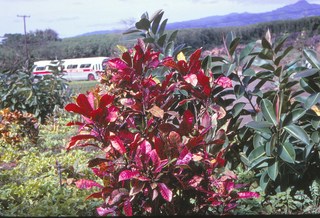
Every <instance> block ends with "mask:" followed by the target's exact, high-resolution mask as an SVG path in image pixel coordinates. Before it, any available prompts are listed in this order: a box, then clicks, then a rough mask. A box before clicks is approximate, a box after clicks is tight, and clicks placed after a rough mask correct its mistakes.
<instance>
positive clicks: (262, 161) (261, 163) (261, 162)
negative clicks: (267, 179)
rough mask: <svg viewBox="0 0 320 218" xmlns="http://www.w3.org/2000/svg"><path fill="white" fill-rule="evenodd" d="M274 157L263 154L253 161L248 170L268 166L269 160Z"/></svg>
mask: <svg viewBox="0 0 320 218" xmlns="http://www.w3.org/2000/svg"><path fill="white" fill-rule="evenodd" d="M272 158H273V157H267V156H261V157H259V158H257V159H256V160H254V161H253V162H251V164H250V167H249V168H248V170H253V169H256V168H264V167H267V166H268V163H267V161H268V160H270V159H272Z"/></svg>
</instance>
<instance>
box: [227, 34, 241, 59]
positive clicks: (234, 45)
mask: <svg viewBox="0 0 320 218" xmlns="http://www.w3.org/2000/svg"><path fill="white" fill-rule="evenodd" d="M239 42H240V38H239V37H237V38H235V39H233V40H232V42H231V44H230V47H229V54H230V55H231V56H232V55H233V54H234V51H235V50H236V48H237V46H238V45H239Z"/></svg>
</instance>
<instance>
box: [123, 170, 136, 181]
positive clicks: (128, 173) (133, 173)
mask: <svg viewBox="0 0 320 218" xmlns="http://www.w3.org/2000/svg"><path fill="white" fill-rule="evenodd" d="M137 175H139V171H131V170H124V171H122V172H121V173H120V174H119V180H118V181H119V182H120V181H124V180H128V179H132V178H134V177H136V176H137Z"/></svg>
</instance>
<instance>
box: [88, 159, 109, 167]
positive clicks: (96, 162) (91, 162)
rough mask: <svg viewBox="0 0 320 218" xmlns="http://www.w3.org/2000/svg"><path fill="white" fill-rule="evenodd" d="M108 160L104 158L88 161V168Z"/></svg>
mask: <svg viewBox="0 0 320 218" xmlns="http://www.w3.org/2000/svg"><path fill="white" fill-rule="evenodd" d="M107 161H108V160H107V159H105V158H94V159H92V160H89V161H88V167H90V168H91V167H95V166H97V165H99V164H101V163H104V162H107Z"/></svg>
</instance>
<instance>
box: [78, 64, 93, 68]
mask: <svg viewBox="0 0 320 218" xmlns="http://www.w3.org/2000/svg"><path fill="white" fill-rule="evenodd" d="M90 66H91V64H81V65H80V68H88V67H90Z"/></svg>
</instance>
